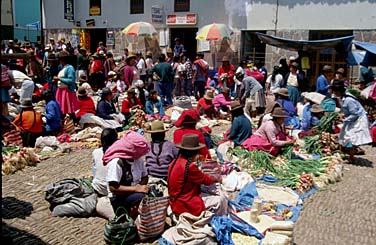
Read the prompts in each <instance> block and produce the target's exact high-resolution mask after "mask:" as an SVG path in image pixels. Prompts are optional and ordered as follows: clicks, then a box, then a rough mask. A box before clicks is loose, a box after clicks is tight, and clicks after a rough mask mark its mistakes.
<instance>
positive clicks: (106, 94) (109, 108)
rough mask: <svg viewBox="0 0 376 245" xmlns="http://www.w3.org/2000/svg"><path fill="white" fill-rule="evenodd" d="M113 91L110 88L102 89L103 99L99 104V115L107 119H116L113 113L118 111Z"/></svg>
mask: <svg viewBox="0 0 376 245" xmlns="http://www.w3.org/2000/svg"><path fill="white" fill-rule="evenodd" d="M112 97H113V95H112V92H111V90H110V89H109V88H103V89H102V95H101V100H100V101H99V102H98V106H97V116H98V117H101V118H103V119H106V120H114V117H113V116H111V114H115V113H116V109H115V105H114V103H113V102H112Z"/></svg>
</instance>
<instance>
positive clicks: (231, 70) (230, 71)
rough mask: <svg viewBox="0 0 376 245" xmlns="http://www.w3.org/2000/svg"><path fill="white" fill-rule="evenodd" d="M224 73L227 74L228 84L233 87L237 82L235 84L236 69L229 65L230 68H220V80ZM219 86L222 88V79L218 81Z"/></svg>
mask: <svg viewBox="0 0 376 245" xmlns="http://www.w3.org/2000/svg"><path fill="white" fill-rule="evenodd" d="M224 73H227V75H228V77H227V79H228V83H229V85H233V84H234V83H235V82H234V76H235V67H234V66H233V65H231V64H230V65H229V66H225V67H223V65H222V66H220V67H219V69H218V78H220V77H221V75H222V74H224ZM218 85H219V87H222V81H221V79H218Z"/></svg>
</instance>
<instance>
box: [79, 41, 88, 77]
mask: <svg viewBox="0 0 376 245" xmlns="http://www.w3.org/2000/svg"><path fill="white" fill-rule="evenodd" d="M88 68H89V57H87V54H86V49H84V48H80V50H79V54H78V55H77V75H76V80H77V82H78V81H79V79H80V77H81V75H82V74H84V75H85V76H86V77H87V70H88Z"/></svg>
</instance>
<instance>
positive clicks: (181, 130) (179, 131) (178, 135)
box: [174, 128, 211, 159]
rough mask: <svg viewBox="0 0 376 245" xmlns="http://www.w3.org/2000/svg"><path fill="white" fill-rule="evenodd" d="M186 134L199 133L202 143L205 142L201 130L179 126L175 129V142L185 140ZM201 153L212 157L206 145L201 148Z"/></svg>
mask: <svg viewBox="0 0 376 245" xmlns="http://www.w3.org/2000/svg"><path fill="white" fill-rule="evenodd" d="M185 134H197V135H198V140H199V142H200V143H202V144H205V137H204V135H203V134H202V132H201V131H200V130H197V129H192V128H178V129H176V130H175V131H174V144H178V143H180V142H181V141H182V140H183V135H185ZM200 154H201V155H202V156H203V157H206V158H207V159H211V157H210V153H209V149H208V148H207V147H206V146H205V147H204V148H202V149H201V150H200Z"/></svg>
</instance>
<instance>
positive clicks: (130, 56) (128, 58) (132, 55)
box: [125, 52, 136, 61]
mask: <svg viewBox="0 0 376 245" xmlns="http://www.w3.org/2000/svg"><path fill="white" fill-rule="evenodd" d="M130 59H136V54H135V53H133V52H131V53H129V55H128V56H127V58H126V59H125V60H126V61H129V60H130Z"/></svg>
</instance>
